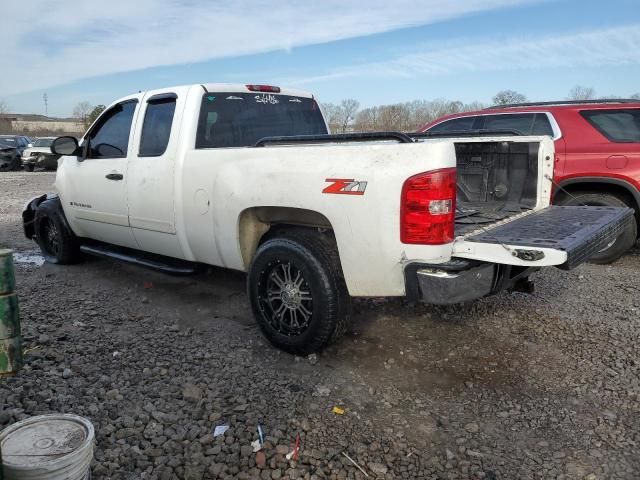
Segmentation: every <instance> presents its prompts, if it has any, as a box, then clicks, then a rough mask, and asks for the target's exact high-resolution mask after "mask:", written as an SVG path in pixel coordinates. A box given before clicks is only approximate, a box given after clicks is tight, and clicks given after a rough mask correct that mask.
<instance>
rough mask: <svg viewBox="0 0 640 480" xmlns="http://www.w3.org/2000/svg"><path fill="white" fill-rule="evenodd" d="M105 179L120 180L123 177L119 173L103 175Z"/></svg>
mask: <svg viewBox="0 0 640 480" xmlns="http://www.w3.org/2000/svg"><path fill="white" fill-rule="evenodd" d="M105 178H108V179H109V180H122V179H123V178H124V177H123V176H122V174H121V173H108V174H107V175H105Z"/></svg>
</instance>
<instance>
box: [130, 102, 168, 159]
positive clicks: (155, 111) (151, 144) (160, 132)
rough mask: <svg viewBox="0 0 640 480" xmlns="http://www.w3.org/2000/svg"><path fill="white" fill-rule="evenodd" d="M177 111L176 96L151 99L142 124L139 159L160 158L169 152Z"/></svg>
mask: <svg viewBox="0 0 640 480" xmlns="http://www.w3.org/2000/svg"><path fill="white" fill-rule="evenodd" d="M175 110H176V96H175V95H173V94H171V95H162V96H160V97H159V98H156V99H154V98H151V99H149V101H148V102H147V111H146V112H145V114H144V123H143V124H142V134H141V136H140V151H139V153H138V156H139V157H158V156H160V155H162V154H163V153H164V152H165V151H166V150H167V145H168V144H169V138H170V137H171V125H172V123H173V114H174V112H175Z"/></svg>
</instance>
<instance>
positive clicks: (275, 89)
mask: <svg viewBox="0 0 640 480" xmlns="http://www.w3.org/2000/svg"><path fill="white" fill-rule="evenodd" d="M245 86H246V87H247V89H248V90H249V91H251V92H269V93H280V87H274V86H272V85H245Z"/></svg>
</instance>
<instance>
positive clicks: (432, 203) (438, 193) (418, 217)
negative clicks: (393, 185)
mask: <svg viewBox="0 0 640 480" xmlns="http://www.w3.org/2000/svg"><path fill="white" fill-rule="evenodd" d="M455 219H456V169H455V168H443V169H441V170H434V171H432V172H426V173H420V174H418V175H414V176H413V177H410V178H408V179H407V180H406V181H405V182H404V185H403V186H402V198H401V201H400V241H401V242H402V243H417V244H422V245H442V244H444V243H450V242H452V241H453V239H454V226H455Z"/></svg>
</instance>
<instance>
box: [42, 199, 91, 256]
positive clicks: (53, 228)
mask: <svg viewBox="0 0 640 480" xmlns="http://www.w3.org/2000/svg"><path fill="white" fill-rule="evenodd" d="M34 228H35V234H36V242H37V243H38V246H39V247H40V250H41V252H42V256H43V257H44V259H45V260H46V261H47V262H49V263H54V264H58V265H69V264H72V263H76V262H77V261H78V260H79V259H80V246H79V243H78V239H77V238H76V236H75V235H74V234H73V232H72V231H71V230H70V229H69V227H68V225H67V222H66V220H65V218H64V213H63V211H62V207H61V205H60V200H59V199H57V198H56V199H49V200H45V201H44V202H42V203H41V204H40V205H38V208H37V209H36V214H35V219H34Z"/></svg>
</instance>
